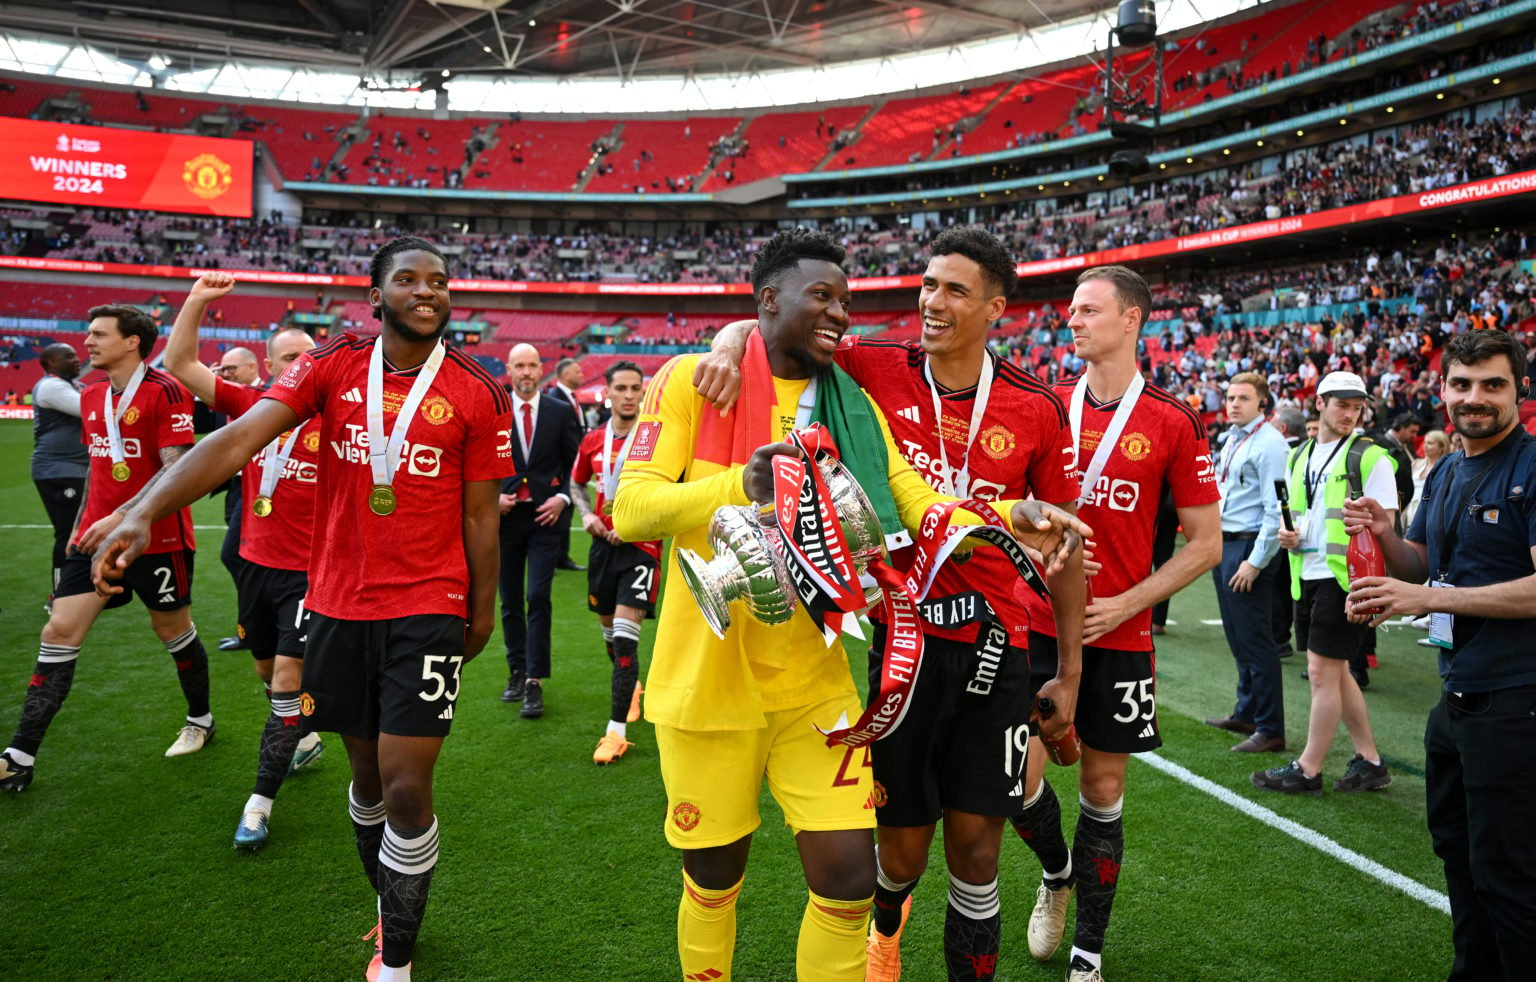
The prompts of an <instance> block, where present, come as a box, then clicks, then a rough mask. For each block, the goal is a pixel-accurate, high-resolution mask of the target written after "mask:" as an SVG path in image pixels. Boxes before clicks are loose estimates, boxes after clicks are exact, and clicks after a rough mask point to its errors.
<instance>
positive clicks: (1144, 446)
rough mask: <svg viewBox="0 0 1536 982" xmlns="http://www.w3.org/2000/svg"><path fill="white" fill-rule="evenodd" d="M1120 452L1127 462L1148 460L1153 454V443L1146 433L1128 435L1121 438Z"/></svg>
mask: <svg viewBox="0 0 1536 982" xmlns="http://www.w3.org/2000/svg"><path fill="white" fill-rule="evenodd" d="M1120 452H1121V453H1123V454H1125V459H1126V460H1146V459H1147V454H1149V453H1151V452H1152V441H1151V440H1148V439H1147V435H1146V434H1145V433H1127V434H1126V435H1125V436H1123V437H1121V438H1120Z"/></svg>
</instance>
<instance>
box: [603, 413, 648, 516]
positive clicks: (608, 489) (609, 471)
mask: <svg viewBox="0 0 1536 982" xmlns="http://www.w3.org/2000/svg"><path fill="white" fill-rule="evenodd" d="M639 429H640V427H638V426H636V425H634V423H630V426H629V434H628V435H627V436H626V437H624V446H623V447H621V448H620V449H619V459H618V466H617V467H615V466H613V465H612V464H611V463H610V457H609V454H610V452H611V451H612V449H613V440H614V437H615V436H617V434H615V433H614V432H613V417H612V416H610V417H608V423H607V425H606V426H605V427H604V428H603V452H602V453H601V454H600V455H599V456H598V475H599V479H600V480H601V481H602V485H603V500H604V501H612V500H613V499H614V497H615V496H616V495H617V494H618V493H619V475H621V474H623V473H624V461H625V459H626V458H628V457H629V445H630V444H631V443H634V442H635V433H636V432H637V431H638V430H639Z"/></svg>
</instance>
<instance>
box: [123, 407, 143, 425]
mask: <svg viewBox="0 0 1536 982" xmlns="http://www.w3.org/2000/svg"><path fill="white" fill-rule="evenodd" d="M138 421H139V407H138V406H129V407H128V411H127V412H126V413H123V425H124V426H132V425H133V424H134V423H137V422H138Z"/></svg>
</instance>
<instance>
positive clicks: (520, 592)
mask: <svg viewBox="0 0 1536 982" xmlns="http://www.w3.org/2000/svg"><path fill="white" fill-rule="evenodd" d="M507 374H508V375H509V376H510V377H511V379H512V463H513V466H514V467H516V468H517V470H516V472H515V473H514V474H513V475H512V476H511V477H509V478H507V480H506V481H505V482H504V483H503V485H502V488H501V636H502V639H503V641H504V642H505V644H506V646H507V688H506V690H505V691H504V692H502V694H501V701H502V702H519V701H521V702H522V704H523V708H522V711H521V714H522V716H523V718H524V719H537V718H539V717H540V716H543V715H544V684H543V683H544V680H545V679H547V678H549V626H550V604H549V588H550V584H551V583H552V582H553V580H554V578H555V563H556V562H558V561H559V559H560V556H561V554H562V544H563V543H562V536H563V532H562V528H561V526H562V522H561V516H562V515H564V514H565V510H566V509H567V508H569V507H570V506H571V466H572V465H573V464H574V463H575V462H576V453H577V450H578V448H579V447H580V446H581V427H580V426H578V425H577V423H576V417H575V415H574V414H573V413H572V412H571V407H570V406H569V405H567V404H566V403H563V402H559V401H557V400H555V399H552V398H549V397H545V396H543V395H541V394H540V392H539V380H540V379H541V378H543V376H544V367H543V363H542V362H541V361H540V359H539V352H538V350H537V349H535V348H534V347H533V345H531V344H519V345H517V346H515V347H513V349H512V351H511V353H510V354H508V356H507Z"/></svg>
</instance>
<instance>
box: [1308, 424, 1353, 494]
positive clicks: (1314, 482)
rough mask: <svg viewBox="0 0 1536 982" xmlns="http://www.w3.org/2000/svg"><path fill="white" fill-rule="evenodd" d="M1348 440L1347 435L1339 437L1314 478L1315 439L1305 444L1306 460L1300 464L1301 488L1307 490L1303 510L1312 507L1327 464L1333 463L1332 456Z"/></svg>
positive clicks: (1324, 475) (1325, 474)
mask: <svg viewBox="0 0 1536 982" xmlns="http://www.w3.org/2000/svg"><path fill="white" fill-rule="evenodd" d="M1348 442H1349V437H1347V436H1345V437H1339V440H1338V442H1337V443H1335V444H1334V445H1333V452H1332V453H1330V454H1328V459H1327V460H1325V461H1323V466H1322V469H1321V470H1319V471H1318V472H1317V477H1316V478H1315V479H1314V478H1313V476H1312V451H1314V450H1316V449H1317V441H1316V440H1313V441H1312V442H1311V443H1309V444H1307V459H1306V462H1305V463H1304V464H1303V465H1302V472H1301V473H1302V482H1301V483H1302V489H1303V490H1304V491H1306V492H1307V500H1306V502H1305V503H1304V504H1303V507H1302V510H1303V511H1306V510H1307V509H1309V508H1311V507H1312V502H1313V501H1315V500H1316V499H1317V489H1318V486H1319V485H1321V484H1322V483H1323V479H1324V478H1326V477H1327V476H1328V465H1329V464H1332V463H1333V458H1334V457H1336V456H1338V453H1339V451H1340V450H1341V449H1343V447H1344V444H1346V443H1348Z"/></svg>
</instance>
